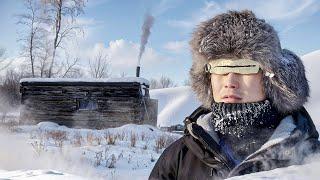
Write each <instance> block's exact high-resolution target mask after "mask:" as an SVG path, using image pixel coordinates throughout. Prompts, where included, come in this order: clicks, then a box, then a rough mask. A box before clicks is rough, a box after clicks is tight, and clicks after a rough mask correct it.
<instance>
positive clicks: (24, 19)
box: [17, 0, 45, 77]
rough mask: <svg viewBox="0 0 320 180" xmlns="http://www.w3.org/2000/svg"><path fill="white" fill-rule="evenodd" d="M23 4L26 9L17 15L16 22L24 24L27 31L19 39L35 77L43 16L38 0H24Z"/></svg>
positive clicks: (42, 30)
mask: <svg viewBox="0 0 320 180" xmlns="http://www.w3.org/2000/svg"><path fill="white" fill-rule="evenodd" d="M24 4H25V7H26V9H27V11H26V13H24V14H19V15H17V17H18V21H17V24H21V25H24V26H25V27H26V29H27V31H26V34H24V35H22V37H21V38H20V39H19V41H21V42H22V54H23V55H24V56H26V57H27V58H28V59H29V61H30V65H31V74H32V77H35V60H36V58H37V56H38V52H39V49H40V47H41V39H42V37H43V32H44V29H43V28H42V27H41V24H42V23H43V22H44V19H45V18H43V16H41V5H40V4H39V1H37V0H25V2H24Z"/></svg>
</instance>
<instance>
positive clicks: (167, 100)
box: [150, 86, 200, 127]
mask: <svg viewBox="0 0 320 180" xmlns="http://www.w3.org/2000/svg"><path fill="white" fill-rule="evenodd" d="M150 97H151V98H152V99H158V122H157V126H158V127H169V126H172V125H176V124H183V120H184V119H185V117H187V116H189V115H190V113H192V112H193V111H194V110H195V109H196V108H197V107H198V106H200V102H199V101H198V100H197V99H196V96H195V94H194V93H193V91H192V90H191V88H190V87H189V86H183V87H176V88H165V89H155V90H150Z"/></svg>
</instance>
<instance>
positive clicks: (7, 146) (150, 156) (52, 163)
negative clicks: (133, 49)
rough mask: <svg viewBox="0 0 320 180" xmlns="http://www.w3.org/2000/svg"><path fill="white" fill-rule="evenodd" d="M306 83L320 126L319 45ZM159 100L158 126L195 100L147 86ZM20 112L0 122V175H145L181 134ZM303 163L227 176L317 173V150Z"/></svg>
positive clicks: (309, 58) (184, 91)
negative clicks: (20, 122)
mask: <svg viewBox="0 0 320 180" xmlns="http://www.w3.org/2000/svg"><path fill="white" fill-rule="evenodd" d="M302 59H303V61H304V63H305V66H306V71H307V77H308V80H309V81H310V85H311V97H310V101H309V102H308V104H307V105H306V107H307V109H308V111H309V112H310V114H311V117H312V118H313V120H314V122H315V124H316V126H317V129H318V130H320V119H318V117H320V111H319V110H318V109H319V108H318V107H319V106H320V98H319V97H320V86H319V85H318V84H319V83H317V81H316V80H317V78H319V77H320V71H317V70H316V71H312V70H311V69H314V67H319V65H320V61H319V59H320V51H315V52H313V53H310V54H307V55H305V56H303V57H302ZM150 95H151V97H152V98H155V99H158V100H159V109H158V112H159V114H158V123H157V125H158V126H169V125H175V124H182V121H183V119H184V118H185V117H186V116H188V115H189V114H190V113H191V112H192V111H193V110H194V109H195V108H196V107H198V106H199V102H198V101H197V100H196V98H195V95H194V94H193V93H192V91H191V89H190V87H177V88H167V89H159V90H152V91H150ZM18 114H19V113H17V112H13V113H9V114H7V119H6V121H7V123H5V125H4V124H3V123H2V124H1V127H0V179H90V180H92V179H121V180H126V179H128V180H129V179H130V180H133V179H134V180H136V179H137V180H139V179H141V180H143V179H147V178H148V176H149V174H150V172H151V170H152V168H153V166H154V164H155V162H156V161H157V159H158V158H159V156H160V155H161V153H162V151H163V150H164V148H165V147H166V146H168V145H169V144H170V143H172V142H173V141H174V140H175V139H178V138H179V137H180V136H181V135H178V134H173V133H167V132H162V131H160V130H159V129H158V128H156V127H153V126H150V125H134V124H128V125H125V126H122V127H118V128H110V129H104V130H90V129H72V128H67V127H65V126H59V125H57V124H55V123H51V122H42V123H39V124H37V125H33V126H15V125H14V123H8V121H9V122H12V121H14V120H15V119H16V118H17V116H18ZM306 163H307V164H305V165H302V166H291V167H287V168H281V169H275V170H272V171H267V172H260V173H255V174H250V175H246V176H241V177H233V178H231V179H233V180H236V179H268V180H271V179H272V180H274V179H279V180H280V179H281V180H282V179H288V180H289V179H290V180H291V179H297V180H298V179H319V177H320V171H319V170H318V169H319V168H320V156H314V157H312V158H310V159H309V160H308V161H307V162H306Z"/></svg>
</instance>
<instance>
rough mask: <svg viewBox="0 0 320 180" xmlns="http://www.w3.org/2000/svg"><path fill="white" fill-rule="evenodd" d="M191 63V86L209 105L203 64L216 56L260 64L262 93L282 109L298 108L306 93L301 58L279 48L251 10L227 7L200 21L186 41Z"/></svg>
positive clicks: (273, 35) (267, 27)
mask: <svg viewBox="0 0 320 180" xmlns="http://www.w3.org/2000/svg"><path fill="white" fill-rule="evenodd" d="M190 46H191V52H192V58H193V64H192V67H191V69H190V78H191V86H192V89H193V90H194V91H195V93H196V94H197V96H198V99H199V100H200V101H201V102H202V103H203V106H204V107H206V108H210V107H211V104H212V103H213V102H214V99H213V96H212V89H211V81H210V74H208V73H206V72H205V70H204V66H205V64H206V63H208V62H209V61H210V60H215V59H220V58H230V59H239V58H248V59H252V60H254V61H257V62H259V63H260V64H261V65H262V69H263V74H265V73H266V72H271V73H273V74H275V75H274V77H272V78H271V77H268V76H263V82H264V88H265V93H266V96H267V98H268V99H270V100H271V102H272V103H273V105H274V106H275V107H276V108H277V109H278V110H279V111H280V112H282V113H289V112H292V111H295V110H298V109H299V108H301V106H302V105H303V104H304V103H305V102H307V98H308V97H309V85H308V81H307V79H306V76H305V70H304V66H303V64H302V61H301V59H300V58H299V57H298V56H297V55H295V54H294V53H293V52H291V51H289V50H286V49H282V48H281V45H280V41H279V38H278V35H277V33H276V31H275V30H274V29H273V27H272V26H271V25H269V24H268V23H266V22H265V21H264V20H262V19H258V18H256V16H255V15H254V14H253V12H251V11H248V10H245V11H241V12H238V11H229V12H228V13H224V14H220V15H217V16H215V17H213V18H211V19H209V20H207V21H204V22H202V23H201V24H200V25H199V26H198V27H197V28H196V29H195V31H194V32H193V35H192V39H191V41H190Z"/></svg>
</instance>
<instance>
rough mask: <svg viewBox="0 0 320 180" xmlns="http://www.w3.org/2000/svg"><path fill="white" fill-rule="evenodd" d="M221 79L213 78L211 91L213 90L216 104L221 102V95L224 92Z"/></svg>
mask: <svg viewBox="0 0 320 180" xmlns="http://www.w3.org/2000/svg"><path fill="white" fill-rule="evenodd" d="M221 81H222V80H221V78H219V77H216V76H211V90H212V95H213V99H214V100H215V101H216V102H219V101H220V99H219V97H220V93H221V91H222V83H221Z"/></svg>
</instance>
